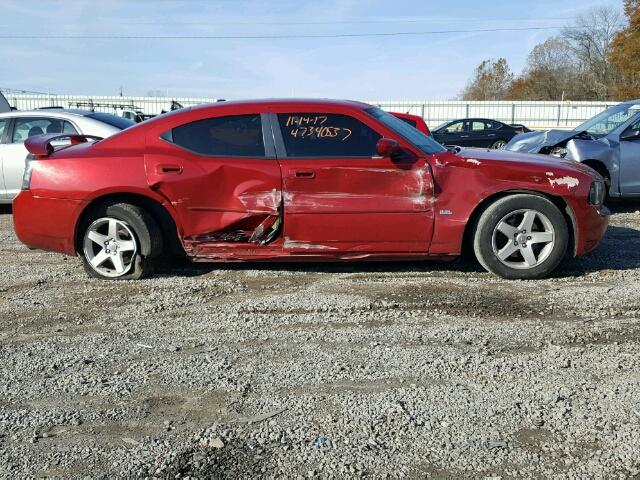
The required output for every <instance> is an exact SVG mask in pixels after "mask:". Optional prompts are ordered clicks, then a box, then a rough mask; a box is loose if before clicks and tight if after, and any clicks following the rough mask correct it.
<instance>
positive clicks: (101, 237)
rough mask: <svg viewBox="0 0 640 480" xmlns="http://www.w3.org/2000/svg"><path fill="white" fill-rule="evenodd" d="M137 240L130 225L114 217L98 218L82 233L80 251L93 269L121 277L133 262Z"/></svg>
mask: <svg viewBox="0 0 640 480" xmlns="http://www.w3.org/2000/svg"><path fill="white" fill-rule="evenodd" d="M137 251H138V244H137V240H136V237H135V235H134V234H133V231H132V230H131V227H129V225H127V224H126V223H125V222H123V221H122V220H118V219H115V218H108V217H107V218H99V219H98V220H96V221H94V222H93V223H92V224H91V225H89V228H87V230H86V232H85V235H84V255H85V258H86V259H87V262H88V263H89V265H90V266H91V268H93V269H94V270H95V271H96V272H97V273H99V274H100V275H103V276H105V277H111V278H115V277H121V276H122V275H125V274H126V273H127V272H129V270H131V267H132V265H133V262H134V260H135V257H136V253H137Z"/></svg>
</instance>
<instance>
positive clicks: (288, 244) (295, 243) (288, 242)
mask: <svg viewBox="0 0 640 480" xmlns="http://www.w3.org/2000/svg"><path fill="white" fill-rule="evenodd" d="M284 248H302V249H305V250H336V247H330V246H329V245H317V244H313V243H308V242H303V241H299V240H292V239H290V238H289V237H284Z"/></svg>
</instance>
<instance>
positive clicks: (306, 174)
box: [293, 170, 316, 178]
mask: <svg viewBox="0 0 640 480" xmlns="http://www.w3.org/2000/svg"><path fill="white" fill-rule="evenodd" d="M293 176H294V177H296V178H314V177H315V176H316V172H314V171H313V170H296V171H295V172H294V174H293Z"/></svg>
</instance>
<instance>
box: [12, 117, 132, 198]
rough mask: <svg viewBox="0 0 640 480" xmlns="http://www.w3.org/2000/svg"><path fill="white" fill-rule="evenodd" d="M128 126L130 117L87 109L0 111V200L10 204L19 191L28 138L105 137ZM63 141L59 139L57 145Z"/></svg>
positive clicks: (130, 123) (63, 141)
mask: <svg viewBox="0 0 640 480" xmlns="http://www.w3.org/2000/svg"><path fill="white" fill-rule="evenodd" d="M131 125H134V122H132V121H131V120H127V119H124V118H122V117H117V116H115V115H111V114H108V113H101V112H90V111H87V110H64V109H59V108H53V109H42V110H32V111H15V110H14V111H11V112H7V113H2V114H0V167H1V168H0V172H1V177H0V180H1V181H0V203H11V202H12V200H13V199H14V197H15V196H16V195H17V194H18V192H19V191H20V186H21V185H22V177H23V174H24V169H25V158H26V157H27V154H28V152H27V149H26V148H25V146H24V142H25V140H27V139H28V138H29V137H33V136H35V135H44V134H52V133H68V134H84V135H92V136H96V137H101V138H106V137H109V136H111V135H113V134H114V133H118V132H120V131H121V130H123V129H124V128H127V127H130V126H131ZM64 143H65V140H61V141H60V142H58V143H57V145H58V146H59V145H62V144H64ZM66 143H68V141H66Z"/></svg>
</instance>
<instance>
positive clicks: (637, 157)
mask: <svg viewBox="0 0 640 480" xmlns="http://www.w3.org/2000/svg"><path fill="white" fill-rule="evenodd" d="M637 131H640V120H638V121H636V122H635V123H634V124H633V125H631V126H630V127H629V128H627V129H626V130H625V131H624V133H623V135H625V134H630V133H632V132H637ZM620 192H621V193H622V194H623V195H640V139H637V140H622V141H620Z"/></svg>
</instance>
